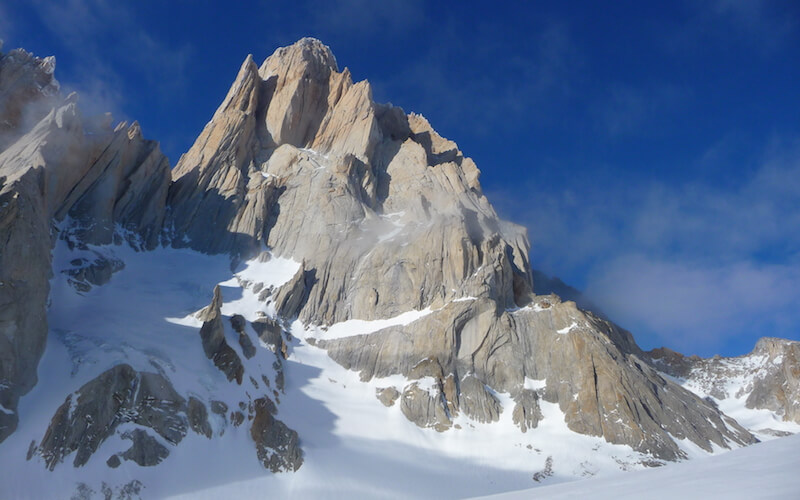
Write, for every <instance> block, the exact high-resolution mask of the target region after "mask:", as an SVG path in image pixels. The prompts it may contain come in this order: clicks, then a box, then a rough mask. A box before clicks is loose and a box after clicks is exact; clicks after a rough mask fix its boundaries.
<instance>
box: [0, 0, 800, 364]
mask: <svg viewBox="0 0 800 500" xmlns="http://www.w3.org/2000/svg"><path fill="white" fill-rule="evenodd" d="M302 36H316V37H318V38H320V39H322V40H323V41H324V42H325V43H326V44H328V45H330V46H331V48H332V49H333V52H334V54H335V55H336V57H337V60H338V61H339V65H340V66H341V67H344V66H347V67H349V68H350V69H351V71H352V73H353V75H354V78H356V79H359V80H360V79H365V78H366V79H369V80H370V81H371V82H372V84H373V86H374V93H375V97H376V99H377V100H378V101H382V102H392V103H394V104H396V105H399V106H402V107H403V108H404V109H405V110H406V111H416V112H421V113H422V114H424V115H425V116H426V117H428V119H429V120H430V121H431V123H432V124H433V125H434V127H435V128H437V130H438V131H439V132H440V133H441V134H442V135H444V136H446V137H448V138H450V139H453V140H455V141H456V142H458V144H459V145H460V147H461V149H462V150H463V151H464V152H465V153H466V154H467V155H469V156H472V157H473V158H474V159H475V161H476V162H477V164H478V166H479V167H480V168H481V170H482V172H483V175H482V179H481V180H482V183H483V186H484V190H485V191H486V193H487V195H488V196H489V198H490V200H491V201H492V202H493V203H494V205H495V207H496V208H497V209H498V211H499V212H500V213H501V215H503V216H504V217H505V218H507V219H510V220H513V221H515V222H518V223H521V224H524V225H526V226H527V227H528V228H529V231H530V238H531V242H532V261H533V264H534V266H535V267H537V268H539V269H541V270H543V271H545V272H547V273H549V274H554V275H557V276H559V277H561V278H562V279H563V280H564V281H566V282H568V283H570V284H572V285H573V286H576V287H578V288H580V289H582V290H585V291H586V293H587V294H589V295H590V296H591V298H592V299H593V300H594V302H595V303H597V304H598V305H599V306H600V307H601V308H602V309H603V310H604V311H605V312H606V313H607V314H608V315H609V316H610V317H612V318H613V319H614V320H615V321H616V322H618V323H620V324H621V325H622V326H624V327H626V328H628V329H630V330H631V331H632V332H633V333H634V335H635V336H636V338H637V340H638V341H639V343H640V345H642V346H643V347H645V348H651V347H655V346H660V345H667V346H669V347H672V348H674V349H676V350H680V351H682V352H686V353H697V354H701V355H706V356H708V355H712V354H715V353H720V354H723V355H738V354H743V353H745V352H747V351H749V350H750V349H751V348H752V346H753V344H754V343H755V340H756V339H757V338H758V337H761V336H782V337H788V338H793V339H800V63H798V61H800V4H798V3H797V2H792V1H755V0H752V1H751V0H706V1H704V0H691V1H690V0H686V1H681V0H673V1H664V2H655V1H654V2H641V1H635V2H632V1H631V2H629V1H619V2H594V1H586V2H579V1H573V2H451V3H445V2H439V3H436V4H434V3H433V2H422V1H417V0H406V1H382V2H379V1H375V2H371V1H366V0H349V1H344V2H332V1H322V0H316V1H305V2H301V1H291V2H289V1H286V2H283V1H276V2H265V1H237V2H209V1H198V0H192V1H190V0H175V1H170V2H163V1H152V0H141V1H138V2H124V1H111V0H107V1H104V0H63V1H52V2H47V1H41V0H26V1H21V0H20V1H17V0H11V1H8V2H2V3H0V38H3V39H4V40H5V42H6V45H5V50H8V49H9V48H11V47H17V46H22V47H25V48H27V49H28V50H31V51H33V52H35V53H36V54H37V55H55V56H56V58H57V60H58V69H57V77H58V78H59V80H60V81H61V82H62V86H63V87H64V88H65V89H67V90H70V89H76V90H78V91H79V92H80V93H81V95H82V98H81V104H82V107H83V108H84V109H88V110H90V111H97V112H100V111H106V110H110V111H112V112H114V114H115V117H117V118H118V119H137V120H139V122H140V123H141V124H142V127H143V130H144V132H145V135H146V136H148V137H151V138H155V139H158V140H160V141H161V143H162V148H163V149H164V150H165V152H166V153H167V154H168V156H169V157H170V160H171V161H172V162H173V163H174V162H175V161H176V160H177V158H178V157H179V156H180V154H181V153H182V152H183V151H185V150H186V149H188V147H189V146H190V145H191V143H192V141H193V139H194V138H195V137H196V135H197V134H198V133H199V132H200V130H201V129H202V127H203V125H204V124H205V123H206V121H207V120H208V119H209V118H210V117H211V114H212V113H213V111H214V109H215V108H216V106H217V105H218V104H219V102H220V101H221V100H222V98H223V97H224V95H225V92H226V91H227V89H228V86H229V85H230V84H231V82H232V80H233V78H234V76H235V74H236V71H237V70H238V68H239V66H240V64H241V62H242V61H243V60H244V58H245V56H246V55H247V54H248V53H252V54H253V55H254V56H255V59H256V60H257V61H261V60H263V59H264V58H266V57H267V56H268V55H269V54H271V53H272V52H273V51H274V49H275V48H276V47H278V46H283V45H288V44H290V43H292V42H294V41H295V40H297V39H298V38H300V37H302Z"/></svg>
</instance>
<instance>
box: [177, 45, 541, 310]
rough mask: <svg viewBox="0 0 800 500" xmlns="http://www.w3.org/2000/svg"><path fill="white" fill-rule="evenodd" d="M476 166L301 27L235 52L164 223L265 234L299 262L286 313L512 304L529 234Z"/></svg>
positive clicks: (212, 233)
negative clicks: (261, 58) (379, 99)
mask: <svg viewBox="0 0 800 500" xmlns="http://www.w3.org/2000/svg"><path fill="white" fill-rule="evenodd" d="M478 176H479V172H478V170H477V168H476V167H475V165H474V163H473V162H472V161H471V160H469V159H468V158H464V156H463V155H462V154H461V152H460V151H459V150H458V148H457V147H456V146H455V144H453V143H452V142H450V141H446V140H444V139H442V138H441V137H439V135H438V134H436V132H435V131H433V129H432V128H431V127H430V125H429V124H428V122H427V121H426V120H425V119H424V118H422V117H421V116H418V115H411V116H410V117H409V116H406V114H405V113H404V112H403V111H402V110H401V109H399V108H395V107H391V106H388V105H380V104H376V103H375V102H374V101H373V100H372V94H371V89H370V86H369V83H368V82H359V83H353V82H352V79H351V77H350V73H349V71H347V70H344V71H342V72H340V71H338V67H337V65H336V61H335V59H334V57H333V55H332V54H331V53H330V50H329V49H328V48H327V47H326V46H324V45H322V44H321V43H320V42H319V41H317V40H313V39H303V40H301V41H299V42H297V43H296V44H295V45H293V46H291V47H287V48H283V49H279V50H277V51H276V52H275V53H274V54H273V55H272V56H270V57H269V58H268V59H267V60H266V61H265V62H264V63H263V64H262V65H261V67H260V68H259V67H257V66H256V64H255V63H254V62H253V60H252V58H251V57H248V58H247V60H246V61H245V62H244V64H243V65H242V68H241V70H240V71H239V75H238V76H237V78H236V81H235V82H234V84H233V86H232V87H231V89H230V91H229V93H228V96H227V97H226V98H225V100H224V101H223V103H222V104H221V105H220V107H219V109H218V110H217V112H216V113H215V114H214V117H213V118H212V120H211V121H210V122H209V123H208V125H206V127H205V129H204V130H203V132H202V133H201V135H200V137H199V138H198V140H197V141H196V142H195V144H194V146H192V148H191V149H190V150H189V152H188V153H186V154H185V155H184V156H183V157H182V158H181V160H180V161H179V162H178V165H177V166H176V168H175V170H174V172H173V177H174V179H175V182H174V184H173V187H172V189H171V190H170V195H169V197H170V205H171V215H170V219H169V224H170V227H172V228H173V229H174V231H175V232H176V233H177V234H185V235H187V237H188V243H184V240H183V239H177V240H175V242H174V244H177V245H183V244H187V245H189V246H191V247H192V248H195V249H198V250H202V251H206V252H223V251H233V252H234V253H236V254H247V253H248V252H249V253H252V252H254V251H255V250H256V249H257V248H259V245H260V244H262V243H263V244H266V245H267V246H269V247H270V248H271V249H272V250H273V252H274V253H275V254H277V255H286V256H291V257H292V258H294V259H295V260H298V261H302V262H303V267H304V273H303V275H302V276H298V279H296V280H293V281H292V283H291V284H289V285H287V286H290V287H292V293H291V294H290V295H291V296H292V297H293V298H295V299H298V298H300V299H302V301H301V302H302V303H297V300H295V302H288V303H286V305H285V307H283V308H281V312H282V313H284V314H285V315H288V316H291V315H292V314H297V315H299V316H300V317H301V318H302V319H303V320H304V321H308V322H315V323H326V324H330V323H333V322H336V321H341V320H344V319H348V318H363V319H375V318H384V317H391V316H393V315H396V314H397V313H400V312H404V311H406V310H408V309H410V308H420V307H425V306H426V305H428V304H443V303H445V302H446V301H448V300H452V299H454V298H458V297H461V296H464V295H471V294H478V293H481V292H482V291H483V290H487V291H488V292H489V293H490V294H491V295H492V296H493V297H495V298H496V299H497V300H498V301H499V302H500V303H502V304H503V305H507V306H509V307H511V306H514V305H516V301H517V300H519V301H523V302H524V301H525V300H527V299H526V297H527V294H528V293H529V292H530V291H531V289H532V283H531V279H530V272H529V270H528V268H529V266H528V263H527V260H526V258H527V240H526V239H525V237H524V232H523V230H522V229H521V228H519V227H512V226H510V225H506V226H505V229H504V231H501V227H500V221H499V220H498V218H497V215H496V214H495V212H494V210H493V209H492V207H491V205H490V204H489V202H488V200H487V199H486V197H485V196H483V194H482V192H481V190H480V185H479V184H478V181H477V179H478ZM298 228H303V230H302V231H299V230H298ZM209 229H212V230H209ZM400 242H402V243H404V244H403V245H400V244H399V243H400ZM301 290H303V291H304V292H305V293H301ZM281 293H282V292H281V291H280V290H279V291H278V296H280V295H281Z"/></svg>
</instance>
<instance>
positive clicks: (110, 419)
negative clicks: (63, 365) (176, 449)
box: [37, 364, 189, 470]
mask: <svg viewBox="0 0 800 500" xmlns="http://www.w3.org/2000/svg"><path fill="white" fill-rule="evenodd" d="M186 411H187V407H186V400H185V399H184V398H183V397H181V396H180V395H179V394H178V393H177V392H175V389H174V388H173V387H172V384H171V383H170V382H169V380H167V379H166V378H164V377H163V376H162V375H159V374H157V373H148V372H137V371H136V370H134V369H133V368H131V366H130V365H126V364H122V365H117V366H115V367H114V368H111V369H109V370H108V371H106V372H104V373H102V374H101V375H99V376H98V377H97V378H95V379H93V380H92V381H90V382H88V383H86V384H85V385H84V386H83V387H81V388H80V389H78V390H77V391H76V392H75V393H74V394H70V395H69V396H67V399H66V400H65V401H64V403H63V404H62V405H61V406H60V407H59V408H58V410H56V413H55V415H54V416H53V418H52V420H51V421H50V426H49V427H48V428H47V432H46V433H45V435H44V437H43V438H42V440H41V442H40V443H39V445H38V447H37V453H38V454H39V455H41V457H42V458H43V459H44V462H45V465H46V466H47V467H48V468H49V469H50V470H53V469H54V468H55V467H56V465H58V464H59V463H61V462H62V461H63V460H64V459H65V458H66V457H67V456H69V455H70V454H72V453H73V452H74V453H75V457H74V459H73V461H72V463H73V465H74V466H75V467H80V466H82V465H84V464H86V462H87V461H88V460H89V458H90V457H91V456H92V454H94V453H95V452H96V451H97V449H98V448H99V446H100V445H101V444H102V443H103V442H104V441H105V440H106V439H108V438H109V437H110V436H112V435H114V434H115V432H116V430H117V428H118V427H119V426H121V425H124V424H127V423H133V424H137V425H139V426H142V427H147V428H149V429H151V430H152V431H153V432H154V433H155V434H156V435H158V436H159V437H160V438H161V439H163V440H164V441H165V442H166V443H169V444H170V445H175V444H178V443H180V442H181V440H183V438H184V437H185V436H186V432H187V429H188V428H189V423H188V422H187V419H186V417H185V415H186ZM126 436H127V437H126ZM123 437H124V438H126V439H130V440H131V441H132V443H133V444H132V447H131V448H130V449H129V450H128V451H126V452H124V453H123V454H122V455H121V457H122V458H124V459H126V460H134V461H135V462H136V463H138V464H139V465H154V464H156V463H158V462H160V461H161V460H162V459H163V458H164V457H166V455H167V454H168V453H169V451H168V449H167V448H166V447H165V446H164V445H162V444H160V443H159V441H158V440H156V439H155V438H154V437H152V435H151V434H150V433H149V432H146V431H144V430H141V429H138V430H137V431H135V432H134V433H132V434H131V433H128V434H123ZM159 457H160V458H159Z"/></svg>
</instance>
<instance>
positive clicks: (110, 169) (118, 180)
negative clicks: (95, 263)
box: [0, 50, 170, 441]
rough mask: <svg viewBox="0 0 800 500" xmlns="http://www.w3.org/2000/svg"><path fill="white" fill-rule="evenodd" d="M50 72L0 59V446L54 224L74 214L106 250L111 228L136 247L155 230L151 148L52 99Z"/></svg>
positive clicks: (44, 284) (21, 59)
mask: <svg viewBox="0 0 800 500" xmlns="http://www.w3.org/2000/svg"><path fill="white" fill-rule="evenodd" d="M54 67H55V60H54V59H53V58H45V59H39V58H36V57H33V56H32V55H31V54H29V53H27V52H25V51H22V50H14V51H11V52H10V53H8V54H5V55H0V124H2V125H0V137H1V139H0V140H2V142H0V241H2V250H0V405H2V407H3V408H4V409H6V410H7V411H0V441H2V440H3V439H5V437H6V436H8V435H9V434H10V433H11V432H13V430H14V429H15V427H16V422H17V418H18V416H17V414H16V406H17V401H18V400H19V397H20V396H21V395H22V394H25V393H26V392H27V391H29V390H30V389H31V388H32V387H33V386H34V385H35V384H36V367H37V364H38V361H39V358H40V357H41V354H42V351H43V349H44V344H45V339H46V335H47V319H46V303H47V295H48V277H49V274H50V249H51V247H52V242H53V238H54V237H57V236H58V235H57V234H56V233H55V232H53V231H52V229H53V224H54V223H58V222H59V221H61V220H63V219H65V218H66V217H68V216H71V217H74V218H75V219H76V220H78V221H79V224H77V225H75V226H73V228H72V231H71V233H72V234H74V233H80V236H81V238H80V244H83V245H85V244H87V243H105V242H109V243H110V242H111V238H112V234H113V232H114V229H115V227H116V226H117V225H119V226H122V227H123V228H124V229H126V230H127V231H128V234H129V239H130V240H131V242H133V243H135V244H137V246H138V247H140V248H152V247H154V246H155V245H156V244H157V243H158V238H159V235H160V232H161V228H162V226H163V216H164V207H165V201H166V194H167V189H168V182H169V175H170V174H169V164H168V162H167V160H166V158H165V157H164V156H163V154H161V152H160V150H159V148H158V145H157V144H156V143H155V142H152V141H146V140H144V139H143V138H142V136H141V131H140V129H139V126H138V125H137V124H133V125H131V126H130V127H129V126H127V125H125V124H120V125H119V126H117V127H116V128H115V129H112V128H111V126H110V120H107V121H105V122H103V121H98V120H88V121H84V119H83V118H82V116H81V114H80V112H79V110H78V106H77V97H76V96H75V95H74V94H72V95H70V96H69V97H67V98H66V99H65V100H64V99H62V98H61V97H60V96H59V95H58V88H59V87H58V82H57V81H56V80H55V79H54V78H53V70H54ZM62 236H63V237H68V236H70V235H66V234H65V235H62ZM76 244H78V243H77V242H76ZM82 278H86V279H89V280H90V281H91V279H90V278H87V277H86V276H85V275H84V276H82Z"/></svg>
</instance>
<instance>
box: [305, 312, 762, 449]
mask: <svg viewBox="0 0 800 500" xmlns="http://www.w3.org/2000/svg"><path fill="white" fill-rule="evenodd" d="M533 301H534V302H533V303H532V304H531V305H530V306H528V307H525V308H522V309H517V310H513V311H506V310H500V311H498V310H497V305H496V303H495V302H494V301H492V300H488V299H483V300H476V301H463V302H453V303H451V304H449V305H448V306H446V307H444V308H443V309H441V310H440V311H437V312H435V313H432V314H430V315H428V316H425V317H423V318H422V319H419V320H417V321H416V322H414V323H411V324H409V325H408V326H405V327H390V328H386V329H384V330H381V331H378V332H375V333H372V334H369V335H357V336H352V337H345V338H341V339H336V340H319V341H318V342H317V344H318V345H319V346H320V347H323V348H325V349H327V350H328V353H329V355H330V356H331V357H332V358H333V359H334V360H335V361H337V362H339V363H340V364H342V365H343V366H345V367H346V368H349V369H352V370H356V371H359V372H360V373H361V378H362V380H370V379H372V378H373V377H386V376H389V375H392V374H397V373H400V374H403V375H406V376H408V377H409V378H414V377H415V375H416V373H417V372H418V365H419V364H420V360H429V359H431V358H433V359H435V360H436V365H438V366H439V367H441V368H440V373H441V375H439V376H438V378H436V377H437V375H436V373H437V371H438V370H439V369H437V370H427V371H426V373H425V375H427V376H433V377H434V378H436V384H435V387H442V388H443V387H444V386H445V380H446V378H448V377H449V376H452V377H453V379H454V380H457V381H459V383H458V384H457V385H458V392H457V397H451V398H444V397H440V393H441V392H443V391H433V392H434V394H429V393H428V392H426V391H422V390H421V389H419V388H418V387H414V386H411V387H409V388H408V389H406V391H404V395H403V399H402V402H403V403H404V404H405V408H406V410H405V411H404V413H405V414H406V416H408V417H409V419H410V420H412V421H414V422H415V423H417V424H419V425H421V426H436V425H438V426H439V427H440V428H442V427H446V426H448V423H449V419H447V418H445V417H446V416H448V415H450V414H454V413H455V412H459V411H463V412H464V413H466V414H467V415H469V416H470V417H472V418H473V419H475V420H477V421H483V422H490V421H492V420H496V419H497V416H498V414H499V412H500V411H503V410H504V409H503V408H502V407H500V406H499V404H498V403H497V401H496V400H495V398H494V397H493V396H492V393H491V391H497V392H506V393H509V394H511V395H512V397H513V398H514V399H515V401H516V402H517V403H516V407H515V409H514V415H513V416H514V419H515V421H516V423H517V425H519V426H520V428H524V429H526V430H527V429H528V428H532V427H535V426H536V425H537V424H538V422H539V420H540V419H541V412H540V409H539V405H538V398H539V396H538V394H536V393H533V391H530V390H526V389H524V381H525V378H526V377H527V378H531V379H534V380H546V381H547V382H546V387H545V388H544V389H543V390H542V398H543V399H544V400H546V401H549V402H551V403H558V405H559V407H560V408H561V410H562V411H563V412H564V417H565V420H566V423H567V425H568V426H569V427H570V429H572V430H574V431H576V432H579V433H582V434H589V435H594V436H602V437H604V438H605V439H606V440H608V441H609V442H612V443H617V444H627V445H629V446H631V447H633V448H634V449H636V450H638V451H641V452H644V453H650V454H652V455H654V456H657V457H659V458H662V459H668V460H674V459H676V458H680V457H682V456H683V452H682V451H681V450H680V448H679V447H678V445H677V444H676V443H675V441H674V438H677V439H684V438H686V439H689V440H691V441H692V442H694V443H696V444H697V445H698V446H700V447H702V448H703V449H706V450H708V451H711V450H712V445H714V444H715V445H718V446H721V447H728V446H730V444H731V443H733V444H748V443H752V442H755V438H754V437H753V436H752V435H751V434H750V433H749V432H747V431H746V430H744V429H743V428H742V427H741V426H739V425H738V424H737V423H736V422H735V421H733V420H732V419H730V418H729V417H727V416H725V415H724V414H722V413H720V412H719V411H718V410H717V409H716V408H715V407H713V406H711V405H710V404H709V403H708V402H706V401H704V400H702V399H701V398H699V397H697V396H696V395H694V394H692V393H691V392H689V391H687V390H685V389H683V388H682V387H680V386H679V385H677V384H675V383H673V382H671V381H669V380H667V379H665V378H663V377H661V376H660V375H659V373H658V372H657V371H656V370H654V369H653V368H651V367H650V366H649V365H648V364H647V363H645V362H644V361H643V355H642V353H641V351H639V350H638V348H637V347H636V346H635V344H634V343H632V340H631V339H630V338H629V335H630V334H628V333H627V332H625V331H624V330H620V329H619V328H617V327H616V326H614V325H613V324H612V323H609V322H607V321H605V320H601V319H599V318H597V317H595V316H593V315H591V314H590V313H585V312H583V311H581V310H579V309H578V308H577V307H575V304H574V303H572V302H566V303H561V302H559V301H558V299H557V297H555V296H548V297H536V298H534V299H533ZM623 347H627V348H628V350H625V349H623ZM425 364H426V365H427V366H431V365H432V363H431V362H430V361H425ZM462 374H465V375H462ZM488 388H491V391H490V390H489V389H488ZM406 393H408V396H409V397H406ZM448 406H450V408H449V407H448ZM509 410H511V409H510V408H509Z"/></svg>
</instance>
